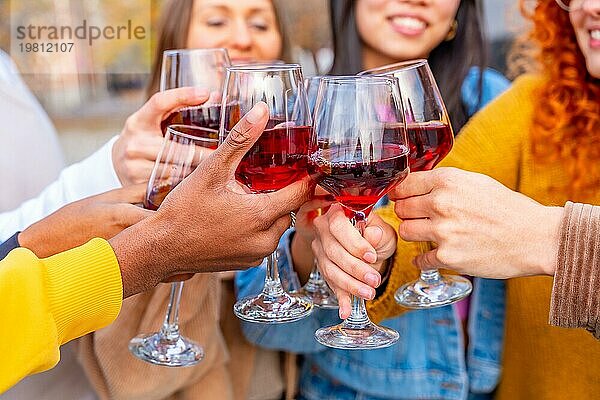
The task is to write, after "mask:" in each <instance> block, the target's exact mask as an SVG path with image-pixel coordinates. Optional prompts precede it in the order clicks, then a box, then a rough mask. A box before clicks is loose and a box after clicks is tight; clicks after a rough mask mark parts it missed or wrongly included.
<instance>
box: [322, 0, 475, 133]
mask: <svg viewBox="0 0 600 400" xmlns="http://www.w3.org/2000/svg"><path fill="white" fill-rule="evenodd" d="M329 4H330V10H331V23H332V29H333V44H334V53H335V59H334V63H333V67H332V69H331V73H332V74H334V75H345V74H356V73H358V72H360V71H361V70H363V69H364V68H363V65H362V46H363V42H362V40H361V38H360V36H359V34H358V29H357V27H356V16H355V5H356V0H330V3H329ZM482 14H483V13H482V5H481V2H480V1H479V0H462V1H461V2H460V6H459V8H458V12H457V14H456V21H457V22H458V26H457V31H456V36H455V37H454V39H453V40H449V41H443V42H442V43H440V44H439V45H438V46H437V47H436V48H435V49H433V51H432V52H431V54H430V55H429V58H428V61H429V65H430V66H431V70H432V72H433V75H434V76H435V79H436V81H437V83H438V85H439V88H440V91H441V92H442V96H443V98H444V102H445V103H446V107H447V109H448V112H449V113H450V120H451V121H452V125H453V127H454V132H455V133H458V131H459V130H460V129H461V128H462V126H463V125H464V124H465V123H466V122H467V119H468V115H467V110H466V108H465V105H464V103H463V101H462V96H461V88H462V84H463V81H464V79H465V77H466V76H467V73H468V71H469V69H470V68H471V67H473V66H477V67H479V70H480V71H483V70H484V69H485V67H486V61H487V54H486V53H487V48H486V46H487V41H486V39H485V35H484V32H483V29H482V22H481V21H482ZM398 61H400V60H398ZM482 77H483V74H479V85H478V91H479V100H481V92H482V85H483V81H482Z"/></svg>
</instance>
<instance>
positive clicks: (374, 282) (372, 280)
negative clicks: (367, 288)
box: [365, 272, 379, 287]
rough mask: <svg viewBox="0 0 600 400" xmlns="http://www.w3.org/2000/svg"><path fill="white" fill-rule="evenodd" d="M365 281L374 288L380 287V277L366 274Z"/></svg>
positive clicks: (370, 273)
mask: <svg viewBox="0 0 600 400" xmlns="http://www.w3.org/2000/svg"><path fill="white" fill-rule="evenodd" d="M365 281H367V283H368V284H369V285H371V286H373V287H377V286H379V275H378V274H374V273H372V272H369V273H367V274H365Z"/></svg>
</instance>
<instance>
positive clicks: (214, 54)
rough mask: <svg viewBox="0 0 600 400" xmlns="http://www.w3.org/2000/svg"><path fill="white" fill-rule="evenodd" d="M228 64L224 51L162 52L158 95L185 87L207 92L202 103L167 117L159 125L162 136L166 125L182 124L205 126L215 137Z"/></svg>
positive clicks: (186, 50) (225, 51)
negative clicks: (201, 89) (206, 97)
mask: <svg viewBox="0 0 600 400" xmlns="http://www.w3.org/2000/svg"><path fill="white" fill-rule="evenodd" d="M230 65H231V62H230V61H229V56H228V55H227V50H225V49H179V50H167V51H165V52H164V53H163V61H162V69H161V79H160V91H161V92H162V91H165V90H168V89H176V88H181V87H186V86H192V87H201V88H204V89H207V90H209V91H210V96H209V99H208V101H207V102H205V103H204V104H201V105H199V106H192V107H184V108H181V109H179V110H177V111H175V112H174V113H172V114H171V115H169V116H168V117H167V118H166V119H165V120H164V121H163V122H162V123H161V126H162V130H163V134H164V133H165V132H166V130H167V127H168V126H169V125H173V124H183V125H194V126H201V127H204V128H206V129H209V130H211V131H212V132H213V134H214V137H215V138H218V132H219V122H220V118H221V97H222V92H223V82H224V81H225V73H226V70H225V69H226V68H227V67H228V66H230Z"/></svg>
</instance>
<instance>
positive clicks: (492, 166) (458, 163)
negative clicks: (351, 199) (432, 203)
mask: <svg viewBox="0 0 600 400" xmlns="http://www.w3.org/2000/svg"><path fill="white" fill-rule="evenodd" d="M542 83H543V80H542V79H541V78H540V77H534V76H524V77H521V78H519V79H518V80H516V81H515V83H514V85H513V86H512V87H511V89H509V90H508V91H507V92H505V93H504V94H503V95H501V96H500V97H498V98H497V99H496V100H495V101H493V102H492V103H491V104H490V105H488V106H487V107H486V108H485V109H483V110H482V111H481V112H480V113H478V114H477V115H476V116H474V117H473V118H472V119H471V120H470V122H469V123H468V124H467V125H466V126H465V127H464V129H463V130H462V131H461V134H460V135H459V136H458V139H457V141H456V143H455V146H454V148H453V150H452V152H451V153H450V154H449V156H448V157H447V158H446V159H445V160H444V162H443V163H442V165H445V166H454V167H458V168H462V169H465V170H470V171H475V172H480V173H483V174H486V175H489V176H491V177H493V178H494V179H496V180H498V181H500V182H502V183H503V184H504V185H506V186H508V187H509V188H511V189H513V190H516V191H519V192H521V193H523V194H525V195H527V196H529V197H532V198H533V199H535V200H537V201H539V202H540V203H542V204H546V205H563V204H564V203H565V201H567V200H573V201H585V202H588V203H593V204H600V191H598V195H597V196H596V197H595V198H586V199H569V198H568V197H567V190H566V189H565V187H566V184H567V182H568V181H567V180H568V178H567V175H566V174H565V173H564V170H563V168H562V167H561V165H560V164H558V163H556V164H551V165H546V164H544V165H542V164H540V163H539V162H536V160H534V158H533V156H532V154H531V146H530V140H529V130H530V126H531V121H532V116H533V103H534V101H535V98H536V96H537V93H536V88H537V87H539V86H540V85H541V84H542ZM592 162H598V160H592ZM380 214H381V215H382V216H383V218H384V219H385V220H386V221H387V222H388V223H390V224H392V226H398V224H399V221H398V219H397V217H396V216H395V214H394V213H393V207H392V206H389V207H387V208H385V209H383V210H381V211H380ZM417 252H418V250H417V248H416V246H415V245H414V244H408V243H406V242H403V241H402V240H400V241H399V245H398V250H397V253H396V255H395V264H394V267H393V270H392V273H391V276H390V281H389V282H388V286H387V288H386V291H385V293H384V294H383V295H382V296H381V297H380V298H378V299H376V300H375V301H373V302H370V304H369V305H368V308H369V313H370V315H371V316H372V317H373V319H374V320H381V319H384V318H389V317H392V316H396V315H399V314H401V313H403V312H405V311H406V310H405V309H403V308H402V307H400V306H398V305H397V304H396V303H395V302H394V299H393V295H394V292H395V291H396V290H397V289H398V287H399V286H400V285H402V284H403V283H405V282H408V281H410V280H412V279H415V278H416V277H417V276H418V271H417V270H416V268H415V267H414V266H412V264H411V260H412V258H413V257H414V255H416V254H417ZM551 289H552V278H550V277H530V278H518V279H511V280H508V281H507V294H506V296H507V303H506V308H507V310H506V328H505V329H506V334H505V343H504V353H503V370H502V376H501V381H500V385H499V387H498V391H497V396H496V399H499V400H521V399H522V400H534V399H535V400H566V399H597V398H600V341H597V340H595V339H594V338H593V337H592V335H590V334H589V333H586V332H585V331H582V330H569V329H563V328H557V327H552V326H550V325H548V314H549V307H550V294H551ZM599 296H600V294H599ZM415 312H418V311H415Z"/></svg>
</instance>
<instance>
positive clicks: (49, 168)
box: [0, 50, 127, 400]
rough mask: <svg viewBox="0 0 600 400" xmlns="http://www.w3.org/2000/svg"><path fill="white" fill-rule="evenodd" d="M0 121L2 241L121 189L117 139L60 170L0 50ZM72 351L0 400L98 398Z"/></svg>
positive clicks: (49, 136) (46, 122)
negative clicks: (55, 214)
mask: <svg viewBox="0 0 600 400" xmlns="http://www.w3.org/2000/svg"><path fill="white" fill-rule="evenodd" d="M0 121H2V123H1V124H0V188H1V189H0V242H3V241H4V240H6V239H8V238H9V237H10V236H12V235H13V234H14V233H15V232H17V231H21V230H23V229H25V228H26V227H27V226H29V225H31V224H32V223H34V222H36V221H38V220H40V219H42V218H44V217H45V216H47V215H48V214H50V213H52V212H54V211H56V210H57V209H59V208H60V207H62V206H63V205H65V204H67V203H70V202H72V201H76V200H79V199H82V198H84V197H88V196H91V195H94V194H98V193H101V192H105V191H108V190H111V189H115V188H118V187H120V186H121V184H120V182H119V179H118V178H117V175H116V173H115V171H114V168H113V165H112V145H113V143H114V141H115V140H116V137H115V138H113V139H111V140H110V141H109V142H108V143H106V144H105V145H104V146H103V147H102V148H101V149H100V150H98V151H96V152H95V153H94V154H92V155H91V156H90V157H88V158H86V159H85V160H83V161H81V162H79V163H77V164H74V165H72V166H70V167H68V168H64V158H63V154H62V151H61V148H60V144H59V142H58V137H57V134H56V131H55V129H54V126H53V125H52V123H51V121H50V119H49V118H48V115H47V114H46V112H45V111H44V109H43V108H42V106H41V105H40V104H39V102H38V101H37V99H36V98H35V96H34V95H33V94H32V93H31V91H30V90H29V89H28V88H27V86H26V85H25V83H24V82H23V81H22V79H21V77H20V76H19V73H18V71H17V69H16V67H15V65H14V63H13V62H12V60H11V59H10V57H9V56H8V55H6V54H5V53H4V52H2V51H1V50H0ZM63 168H64V169H63ZM61 170H62V171H61ZM36 196H37V197H36ZM27 199H30V200H28V201H26V202H25V203H23V201H25V200H27ZM21 203H23V204H21ZM15 207H17V208H15ZM11 209H13V210H12V211H7V210H11ZM82 267H83V268H85V266H82ZM75 346H76V343H75V341H74V342H73V343H69V344H67V345H65V346H63V347H62V348H61V357H60V359H61V360H60V363H59V364H58V365H57V366H56V367H55V368H54V369H52V370H50V371H48V372H44V373H41V374H37V375H34V376H31V377H28V378H26V379H24V380H23V381H21V382H20V383H19V384H17V385H16V386H14V387H13V388H12V389H11V390H9V391H7V392H6V393H4V394H2V395H1V396H0V399H1V400H23V399H44V400H63V399H78V400H93V399H96V395H95V394H94V391H93V390H92V388H91V387H90V385H89V383H88V381H87V378H86V377H85V374H84V372H83V370H82V368H81V367H80V366H79V364H78V363H77V361H76V358H75V353H74V348H75ZM124 351H127V350H126V349H125V350H124Z"/></svg>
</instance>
